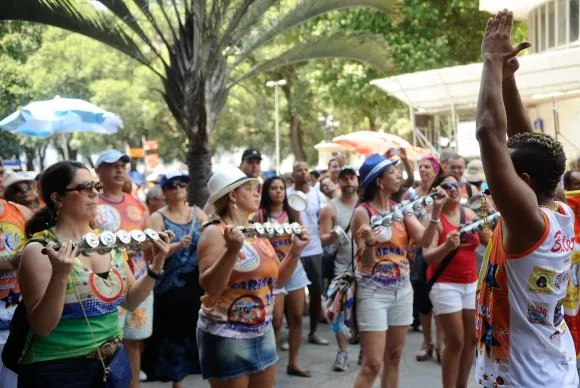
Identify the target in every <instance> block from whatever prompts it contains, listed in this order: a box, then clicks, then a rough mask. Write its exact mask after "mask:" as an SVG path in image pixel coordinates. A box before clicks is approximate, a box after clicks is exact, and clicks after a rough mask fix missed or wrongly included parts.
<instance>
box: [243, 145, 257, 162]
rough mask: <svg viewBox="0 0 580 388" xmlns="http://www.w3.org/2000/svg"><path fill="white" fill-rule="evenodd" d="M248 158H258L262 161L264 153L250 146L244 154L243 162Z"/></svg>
mask: <svg viewBox="0 0 580 388" xmlns="http://www.w3.org/2000/svg"><path fill="white" fill-rule="evenodd" d="M248 159H258V160H260V161H261V160H262V154H261V153H260V151H258V150H257V149H254V148H248V149H247V150H245V151H244V153H243V154H242V163H243V162H245V161H246V160H248Z"/></svg>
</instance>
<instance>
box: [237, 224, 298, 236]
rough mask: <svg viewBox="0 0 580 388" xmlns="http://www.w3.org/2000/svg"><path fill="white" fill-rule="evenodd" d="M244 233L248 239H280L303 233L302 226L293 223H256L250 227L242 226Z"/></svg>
mask: <svg viewBox="0 0 580 388" xmlns="http://www.w3.org/2000/svg"><path fill="white" fill-rule="evenodd" d="M241 230H242V233H243V234H244V236H246V237H267V238H271V237H279V236H284V235H292V234H295V235H300V234H301V233H302V230H303V229H302V225H300V224H299V223H298V222H293V223H291V224H288V223H284V224H278V223H271V222H264V223H263V224H261V223H254V224H252V225H249V226H242V227H241Z"/></svg>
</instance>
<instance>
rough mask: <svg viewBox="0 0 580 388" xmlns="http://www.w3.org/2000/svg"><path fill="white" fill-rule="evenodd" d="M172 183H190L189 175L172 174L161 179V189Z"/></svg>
mask: <svg viewBox="0 0 580 388" xmlns="http://www.w3.org/2000/svg"><path fill="white" fill-rule="evenodd" d="M171 181H181V182H183V183H189V175H187V174H184V173H182V172H170V173H168V174H165V175H163V176H162V177H161V180H160V181H159V186H161V188H162V189H164V188H165V185H166V184H167V183H168V182H171Z"/></svg>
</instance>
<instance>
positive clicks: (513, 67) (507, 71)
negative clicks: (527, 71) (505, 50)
mask: <svg viewBox="0 0 580 388" xmlns="http://www.w3.org/2000/svg"><path fill="white" fill-rule="evenodd" d="M519 68H520V62H519V61H518V58H517V57H513V58H510V59H508V60H507V61H505V62H504V63H503V67H502V70H501V72H502V76H503V78H504V79H506V78H509V77H512V76H513V75H514V74H515V73H516V71H518V69H519Z"/></svg>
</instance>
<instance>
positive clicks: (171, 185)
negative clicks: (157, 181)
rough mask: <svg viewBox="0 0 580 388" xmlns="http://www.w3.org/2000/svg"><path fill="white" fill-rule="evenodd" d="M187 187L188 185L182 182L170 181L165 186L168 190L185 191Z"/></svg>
mask: <svg viewBox="0 0 580 388" xmlns="http://www.w3.org/2000/svg"><path fill="white" fill-rule="evenodd" d="M186 187H187V183H185V182H182V181H169V182H167V183H166V184H165V186H163V188H164V189H167V190H175V189H184V188H186Z"/></svg>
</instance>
